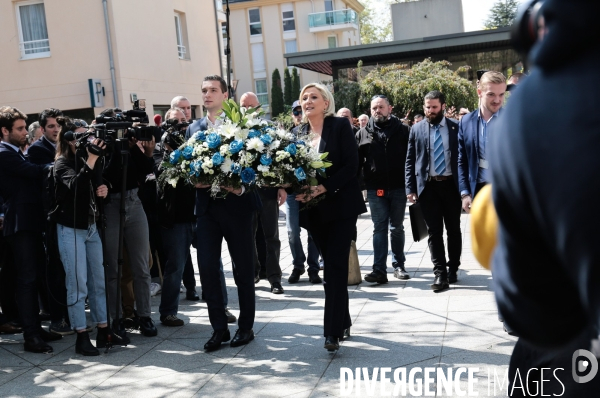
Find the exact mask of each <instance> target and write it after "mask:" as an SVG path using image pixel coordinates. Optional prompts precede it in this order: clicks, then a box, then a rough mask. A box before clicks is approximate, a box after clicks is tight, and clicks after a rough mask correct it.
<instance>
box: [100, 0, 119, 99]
mask: <svg viewBox="0 0 600 398" xmlns="http://www.w3.org/2000/svg"><path fill="white" fill-rule="evenodd" d="M102 6H103V7H104V24H105V25H106V41H107V42H108V60H109V61H110V78H111V80H112V89H113V99H114V101H115V108H118V107H119V96H118V95H117V79H116V78H115V61H114V59H113V51H112V42H111V40H110V24H109V23H108V6H107V4H106V0H102Z"/></svg>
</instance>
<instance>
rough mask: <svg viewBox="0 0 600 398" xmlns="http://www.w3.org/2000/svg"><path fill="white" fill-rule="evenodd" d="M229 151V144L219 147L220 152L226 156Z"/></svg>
mask: <svg viewBox="0 0 600 398" xmlns="http://www.w3.org/2000/svg"><path fill="white" fill-rule="evenodd" d="M228 151H229V144H225V145H221V147H220V148H219V152H221V155H223V156H225V155H226V154H227V152H228Z"/></svg>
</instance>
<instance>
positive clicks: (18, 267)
mask: <svg viewBox="0 0 600 398" xmlns="http://www.w3.org/2000/svg"><path fill="white" fill-rule="evenodd" d="M6 238H7V241H8V243H9V245H10V248H11V250H12V254H13V256H12V258H13V261H12V262H11V263H9V264H6V265H7V266H9V267H12V268H13V271H14V273H15V275H16V283H15V285H16V295H17V308H18V310H19V318H20V319H21V324H22V326H23V337H24V338H25V339H30V338H33V337H35V336H38V335H39V333H40V327H41V324H40V317H39V313H40V307H39V303H38V286H37V280H38V275H40V273H41V272H42V271H43V267H44V265H45V253H44V242H43V238H42V233H41V232H36V231H19V232H17V233H15V234H13V235H9V236H7V237H6Z"/></svg>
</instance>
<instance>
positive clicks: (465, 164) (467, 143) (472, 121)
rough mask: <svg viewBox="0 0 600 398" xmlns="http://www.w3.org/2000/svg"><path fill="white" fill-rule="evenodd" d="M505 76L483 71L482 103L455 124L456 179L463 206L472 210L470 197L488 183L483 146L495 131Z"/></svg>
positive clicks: (504, 86)
mask: <svg viewBox="0 0 600 398" xmlns="http://www.w3.org/2000/svg"><path fill="white" fill-rule="evenodd" d="M505 92H506V78H505V77H504V75H503V74H502V73H500V72H493V71H490V72H486V73H484V74H483V75H482V76H481V79H480V80H479V86H478V87H477V95H478V96H479V100H480V103H481V106H480V107H479V109H477V110H475V111H473V112H471V113H469V114H468V115H466V116H464V117H463V118H462V119H461V121H460V125H459V128H458V182H459V187H460V196H461V198H462V208H463V209H464V210H465V211H466V212H467V213H469V212H470V211H471V201H472V198H474V197H475V195H477V193H478V192H479V190H480V189H481V188H483V186H484V185H485V184H487V183H489V181H490V180H489V176H488V168H489V165H488V157H487V155H486V146H487V143H488V141H489V137H490V136H491V135H494V134H495V130H497V126H498V123H499V120H498V119H499V116H500V114H501V111H500V109H501V108H502V105H503V104H504V94H505Z"/></svg>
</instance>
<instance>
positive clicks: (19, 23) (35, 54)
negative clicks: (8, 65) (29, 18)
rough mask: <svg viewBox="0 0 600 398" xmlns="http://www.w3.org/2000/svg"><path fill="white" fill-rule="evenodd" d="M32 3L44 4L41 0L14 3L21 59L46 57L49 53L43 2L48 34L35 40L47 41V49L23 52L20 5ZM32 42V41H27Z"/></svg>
mask: <svg viewBox="0 0 600 398" xmlns="http://www.w3.org/2000/svg"><path fill="white" fill-rule="evenodd" d="M34 4H44V1H43V0H31V1H21V2H18V3H16V4H15V5H16V7H15V12H16V15H17V28H18V30H19V52H20V53H21V59H36V58H47V57H49V56H50V55H51V54H50V35H49V34H48V20H47V19H46V6H45V4H44V19H46V34H47V35H48V38H47V39H44V40H36V41H47V42H48V46H47V48H48V51H44V52H38V53H32V54H25V44H26V43H25V42H24V41H23V27H22V26H21V7H23V6H31V5H34ZM27 43H32V42H27Z"/></svg>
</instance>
